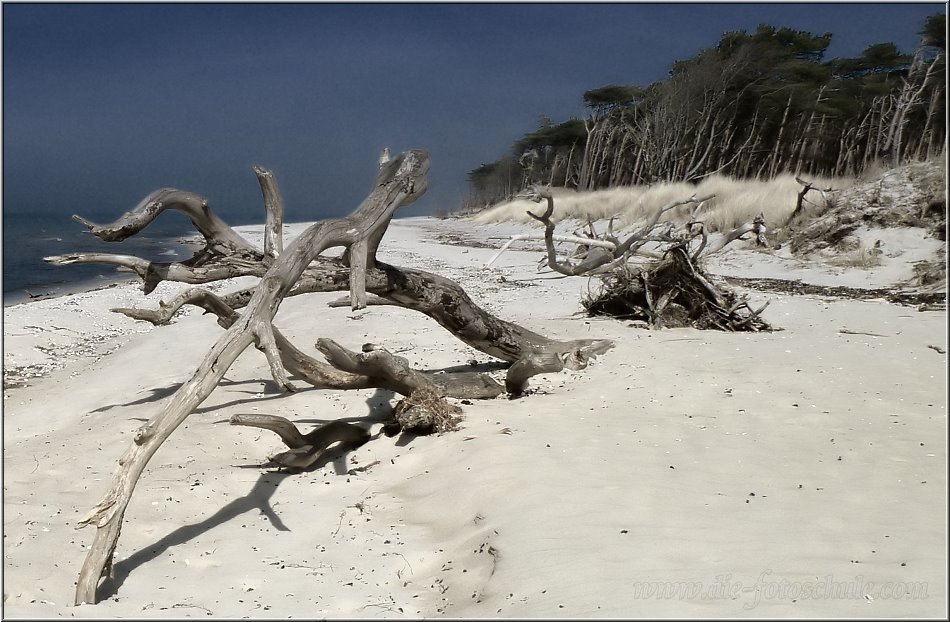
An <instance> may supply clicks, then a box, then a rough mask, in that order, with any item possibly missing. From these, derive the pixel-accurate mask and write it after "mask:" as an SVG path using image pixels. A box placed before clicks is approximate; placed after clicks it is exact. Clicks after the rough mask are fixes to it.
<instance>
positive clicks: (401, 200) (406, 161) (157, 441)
mask: <svg viewBox="0 0 950 622" xmlns="http://www.w3.org/2000/svg"><path fill="white" fill-rule="evenodd" d="M388 165H390V166H389V169H388V171H387V174H386V175H380V177H379V178H378V179H379V181H378V183H377V185H376V187H375V188H374V189H373V191H372V192H371V193H370V195H369V196H368V197H367V198H366V200H364V201H363V203H362V204H361V205H360V206H359V207H358V208H357V209H356V211H355V212H354V213H353V214H352V215H351V216H348V217H346V218H339V219H334V220H326V221H322V222H318V223H316V224H314V225H313V226H311V227H310V228H309V229H307V230H306V231H305V232H304V233H303V234H301V236H300V237H299V238H297V239H296V240H294V242H293V243H291V245H290V246H289V247H288V248H287V249H286V251H285V252H284V253H283V254H282V255H281V256H280V257H279V258H278V259H277V260H276V261H275V262H274V264H273V265H272V266H271V267H270V268H269V269H268V270H267V273H266V274H265V275H264V277H263V278H262V279H261V283H260V285H259V286H258V288H257V290H256V291H255V293H254V295H253V297H252V298H251V301H250V302H249V303H248V305H247V310H246V312H245V314H244V315H243V316H242V317H241V318H240V319H238V321H236V322H235V323H234V324H233V325H232V326H231V327H230V328H229V329H228V330H227V331H226V332H225V334H224V335H223V336H222V337H221V338H220V339H219V340H218V342H217V343H215V345H214V346H213V347H212V348H211V350H210V351H209V353H208V354H207V355H206V356H205V358H204V359H203V360H202V361H201V363H200V365H199V367H198V369H197V370H196V371H195V373H194V375H193V376H192V377H191V378H190V379H189V380H188V381H186V382H185V383H184V384H183V385H182V386H181V387H180V388H179V389H178V391H176V393H175V394H174V395H173V396H172V398H171V400H170V401H169V402H168V403H167V405H166V406H165V407H164V408H163V409H162V411H161V412H160V413H159V414H158V415H156V416H155V417H153V418H152V419H150V420H149V421H148V422H147V423H146V424H145V425H143V426H142V427H141V428H139V430H138V431H136V433H135V437H134V439H133V444H132V446H131V447H130V448H129V449H128V450H127V451H126V453H125V454H124V455H123V457H122V458H121V459H120V460H119V468H118V469H117V470H116V472H115V474H114V476H113V481H112V485H111V486H110V488H109V490H108V491H107V492H106V494H105V496H104V497H103V499H102V501H101V502H100V503H99V504H98V505H97V506H96V507H95V508H93V509H92V511H90V512H89V513H88V514H87V515H86V516H85V517H84V518H83V519H82V520H81V521H80V522H79V523H78V526H84V525H89V524H94V525H95V526H96V528H97V529H96V536H95V539H94V541H93V544H92V546H91V547H90V549H89V553H88V554H87V556H86V559H85V561H84V563H83V566H82V570H81V572H80V576H79V581H78V583H77V586H76V604H81V603H94V602H95V601H96V588H97V586H98V583H99V579H100V578H101V576H102V574H103V571H104V570H105V569H106V568H107V567H111V563H112V556H113V553H114V551H115V546H116V543H117V541H118V537H119V532H120V529H121V524H122V518H123V516H124V514H125V509H126V507H127V506H128V503H129V500H130V499H131V497H132V492H133V490H134V488H135V484H136V483H137V482H138V479H139V477H140V476H141V474H142V471H143V470H144V469H145V466H146V464H147V463H148V461H149V459H150V458H151V457H152V456H153V455H154V453H155V451H157V450H158V447H159V446H160V445H161V444H162V443H163V442H164V441H165V440H166V439H167V438H168V437H169V436H170V435H171V433H172V432H173V431H174V430H175V429H176V428H177V427H178V426H179V425H180V424H181V423H182V421H184V420H185V419H186V418H187V417H188V415H190V414H191V413H192V412H194V410H195V408H197V407H198V405H199V404H201V402H202V401H204V399H205V398H207V396H208V395H209V394H210V393H211V391H212V390H213V389H214V387H215V386H217V384H218V382H219V381H220V380H221V378H223V377H224V374H225V373H226V372H227V370H228V369H229V368H230V366H231V364H232V363H233V362H234V361H235V360H236V359H237V357H238V356H239V355H240V354H241V353H242V352H243V351H244V350H245V349H246V348H247V347H248V346H249V345H251V343H253V342H254V341H256V340H265V341H268V342H269V341H270V340H272V339H273V338H274V337H273V332H272V330H273V329H272V327H271V320H272V319H273V317H274V315H275V314H276V313H277V308H278V306H279V305H280V302H281V300H282V299H283V297H284V296H285V295H286V294H287V292H289V291H290V289H291V288H292V287H293V285H294V283H295V282H296V281H297V279H298V278H299V276H300V275H301V274H302V273H303V271H304V269H305V268H306V267H307V265H308V264H309V263H310V261H311V260H312V259H313V258H314V257H316V256H317V255H319V254H320V253H321V252H322V251H323V250H325V249H327V248H330V247H332V246H341V245H343V246H348V245H351V244H354V243H355V242H357V241H358V240H360V239H364V238H366V237H367V236H368V235H370V234H372V233H374V232H376V229H377V227H379V226H380V225H385V224H386V223H388V221H389V218H390V217H391V216H392V213H393V212H394V211H395V210H396V208H398V207H400V206H401V205H405V204H408V203H411V202H412V201H413V200H415V199H416V198H418V196H419V195H420V194H421V192H422V191H424V190H425V187H426V181H425V175H426V173H427V172H428V169H429V158H428V156H427V155H426V154H425V153H424V152H421V151H409V152H406V153H404V154H402V155H400V156H399V157H398V158H396V159H395V160H393V161H392V162H390V163H388ZM153 203H154V202H153ZM149 205H152V203H150V204H149ZM205 207H206V204H205ZM147 208H148V209H151V210H152V211H156V210H159V211H160V209H163V207H162V204H159V206H158V207H148V206H147ZM148 209H146V210H145V211H148ZM152 217H154V216H152ZM130 220H131V221H133V222H138V221H137V220H136V219H134V218H133V219H130ZM193 221H194V219H193ZM204 224H205V223H202V225H204ZM195 225H196V227H197V226H199V225H198V223H195ZM143 226H144V225H143ZM228 229H229V228H228ZM279 375H280V374H278V373H275V376H278V377H279ZM279 380H280V379H279Z"/></svg>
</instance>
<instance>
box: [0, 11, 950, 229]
mask: <svg viewBox="0 0 950 622" xmlns="http://www.w3.org/2000/svg"><path fill="white" fill-rule="evenodd" d="M941 12H946V7H945V5H944V4H943V3H941V2H935V3H893V4H891V3H887V4H885V3H835V4H832V3H807V4H779V3H735V4H726V3H718V2H717V3H697V4H687V3H667V4H638V3H631V4H620V3H605V4H479V3H476V4H279V5H274V4H150V5H146V4H17V3H12V4H11V3H4V5H3V156H4V158H3V164H4V170H3V199H4V205H3V209H4V210H5V211H8V212H25V211H31V210H43V211H49V212H53V211H56V212H65V213H74V212H78V213H81V214H92V215H96V214H103V213H105V214H113V215H118V214H120V213H121V212H122V211H124V210H126V209H128V208H130V207H132V206H133V205H134V204H135V203H137V202H138V201H139V200H140V199H141V198H143V197H144V196H145V195H146V194H148V193H149V192H150V191H151V190H154V189H156V188H159V187H163V186H173V187H177V188H181V189H184V190H191V191H194V192H198V193H200V194H203V195H204V196H206V197H208V198H209V199H210V201H211V206H212V208H214V209H215V210H216V211H218V212H219V213H221V214H222V215H223V216H224V217H225V219H228V216H229V214H230V215H231V220H232V221H235V222H236V221H245V222H246V221H248V220H249V219H250V220H252V221H255V222H257V221H262V220H263V211H262V210H261V209H260V208H259V206H260V205H261V199H260V191H259V189H258V186H257V181H256V179H255V177H254V174H253V172H252V171H251V168H250V167H251V166H252V165H254V164H260V165H261V166H264V167H267V168H270V169H271V170H273V171H274V173H275V175H276V177H277V181H278V183H279V185H280V188H281V192H282V194H283V196H284V200H285V204H286V218H287V220H288V221H303V220H313V219H316V218H320V217H323V216H327V215H342V214H345V213H347V212H349V211H350V210H352V209H353V208H354V207H355V206H356V205H357V204H358V203H359V201H360V200H362V198H363V197H364V196H365V195H366V194H367V193H368V191H369V190H370V186H371V184H372V180H373V176H374V174H375V170H376V165H377V157H378V154H379V152H380V151H381V149H382V148H383V147H386V146H388V147H390V149H391V150H392V151H393V153H397V152H399V151H402V150H404V149H408V148H422V149H426V150H427V151H428V152H429V154H430V155H431V157H432V169H431V173H430V186H429V191H428V193H427V195H426V196H425V197H423V198H422V199H421V200H420V201H419V203H418V206H416V207H414V208H412V211H411V212H410V213H412V214H418V213H428V212H430V211H434V210H437V209H440V208H447V209H453V208H455V207H456V206H457V205H458V203H459V201H460V200H461V199H462V198H463V197H464V196H465V195H466V193H467V186H466V181H465V176H466V173H467V172H468V171H470V170H471V169H473V168H475V167H477V166H478V165H480V164H482V163H485V162H490V161H493V160H495V159H497V158H498V157H500V156H501V155H502V154H504V153H505V151H506V150H507V149H508V148H509V147H510V145H511V143H512V142H513V141H514V140H515V139H517V138H518V137H520V136H521V135H522V134H523V133H525V132H527V131H531V130H533V129H534V128H535V127H536V126H537V122H538V119H539V117H540V116H541V115H547V116H549V117H550V118H552V119H553V120H554V121H555V122H560V121H564V120H566V119H568V118H570V117H571V116H581V115H582V114H583V113H584V109H583V105H582V100H581V97H582V94H583V92H584V91H585V90H588V89H591V88H595V87H598V86H603V85H605V84H608V83H618V84H640V85H647V84H649V83H651V82H654V81H656V80H661V79H663V78H664V77H665V75H666V72H667V71H668V69H669V67H670V64H671V62H672V61H674V60H678V59H685V58H689V57H691V56H693V55H694V54H695V53H696V52H697V51H698V50H699V49H700V48H703V47H710V46H713V45H715V44H716V43H717V42H718V40H719V37H720V36H721V35H722V33H723V32H726V31H731V30H739V29H746V30H750V31H751V30H754V29H755V27H756V26H757V25H758V24H760V23H768V24H771V25H773V26H788V27H791V28H795V29H800V30H808V31H811V32H813V33H823V32H831V33H832V34H833V38H832V44H831V47H830V48H829V54H828V58H832V57H839V56H852V55H857V54H859V53H860V52H861V51H862V50H863V49H864V48H865V47H866V46H868V45H869V44H872V43H880V42H887V41H890V42H893V43H895V44H896V45H897V46H898V47H899V48H900V49H901V50H903V51H907V52H911V51H913V48H914V46H915V45H916V43H917V39H918V36H917V34H916V32H917V31H918V30H919V29H920V27H921V25H922V24H923V21H924V18H925V17H926V16H928V15H932V14H935V13H941Z"/></svg>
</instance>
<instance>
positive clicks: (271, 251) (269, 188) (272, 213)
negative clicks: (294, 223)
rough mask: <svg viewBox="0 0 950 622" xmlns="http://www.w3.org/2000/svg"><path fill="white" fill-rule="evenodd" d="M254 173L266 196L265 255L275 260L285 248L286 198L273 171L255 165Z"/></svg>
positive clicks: (262, 192)
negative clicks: (279, 188)
mask: <svg viewBox="0 0 950 622" xmlns="http://www.w3.org/2000/svg"><path fill="white" fill-rule="evenodd" d="M254 174H255V175H257V181H258V183H259V184H260V186H261V194H262V195H263V196H264V213H265V221H264V257H268V258H270V259H271V260H273V259H277V257H278V256H279V255H280V254H281V252H283V250H284V239H283V230H284V199H283V197H281V196H280V190H278V188H277V181H276V180H275V179H274V174H273V173H271V172H270V171H268V170H267V169H264V168H261V167H259V166H255V167H254Z"/></svg>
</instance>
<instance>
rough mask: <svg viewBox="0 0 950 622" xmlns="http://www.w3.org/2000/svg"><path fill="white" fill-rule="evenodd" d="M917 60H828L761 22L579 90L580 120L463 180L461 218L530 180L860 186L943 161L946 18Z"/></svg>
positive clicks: (930, 21) (814, 40) (898, 56)
mask: <svg viewBox="0 0 950 622" xmlns="http://www.w3.org/2000/svg"><path fill="white" fill-rule="evenodd" d="M919 34H920V40H919V44H918V46H917V48H916V49H915V50H913V51H911V52H904V51H901V50H899V49H898V48H897V47H896V46H895V45H894V44H892V43H877V44H874V45H870V46H868V47H867V48H866V49H865V50H864V51H863V52H862V54H861V55H860V56H857V57H855V58H834V59H826V51H827V49H828V46H829V44H830V43H831V40H832V33H830V32H826V33H822V34H814V33H810V32H806V31H799V30H793V29H790V28H776V27H773V26H769V25H761V26H759V27H758V29H756V31H755V32H753V33H748V32H746V31H736V32H728V33H725V34H724V35H723V36H722V38H721V39H720V40H719V42H718V43H717V44H716V45H715V46H714V47H710V48H704V49H701V50H700V51H699V53H697V54H696V55H695V56H694V57H693V58H690V59H687V60H682V61H676V62H674V63H673V65H672V67H671V68H670V70H669V75H668V77H667V78H666V79H665V80H663V81H660V82H656V83H654V84H650V85H648V86H638V85H617V84H609V85H605V86H601V87H599V88H593V89H591V90H588V91H587V92H585V93H584V94H583V101H584V104H585V107H586V110H587V116H586V117H585V118H583V119H578V118H572V119H569V120H567V121H564V122H561V123H554V122H553V121H552V120H551V119H548V118H547V117H542V118H541V120H540V122H539V124H538V127H537V128H536V129H535V130H533V131H530V132H528V133H526V134H525V135H524V136H522V137H520V138H519V139H517V140H516V141H515V142H514V144H513V145H512V148H511V150H510V152H509V153H507V154H505V155H504V156H502V157H501V158H499V159H498V160H496V161H494V162H491V163H489V164H483V165H481V166H479V167H478V168H476V169H474V170H472V171H471V172H470V173H469V175H468V181H469V186H470V195H469V197H468V199H467V200H466V202H465V204H464V205H463V206H462V208H463V210H465V211H469V210H478V209H481V208H484V207H486V206H489V205H493V204H496V203H499V202H501V201H505V200H508V199H510V198H511V197H512V196H514V195H516V194H517V193H518V192H520V191H521V190H523V189H524V188H526V187H527V186H529V185H531V184H536V183H542V184H548V185H550V186H553V187H565V188H571V189H576V190H582V191H583V190H598V189H603V188H611V187H617V186H632V185H650V184H655V183H661V182H698V181H700V180H701V179H702V178H704V177H708V176H710V175H714V174H720V175H728V176H731V177H734V178H739V179H769V178H772V177H774V176H776V175H779V174H782V173H792V174H795V175H802V176H821V177H837V176H854V175H859V174H861V173H862V172H863V171H865V170H866V169H868V168H869V167H871V166H882V165H883V166H885V167H893V166H898V165H900V164H902V163H906V162H909V161H914V160H923V159H927V158H930V157H933V156H935V155H937V154H940V153H942V152H943V151H944V147H945V142H946V16H945V14H937V15H932V16H931V17H929V18H927V19H926V20H925V22H924V23H923V24H922V25H921V30H920V31H919Z"/></svg>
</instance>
